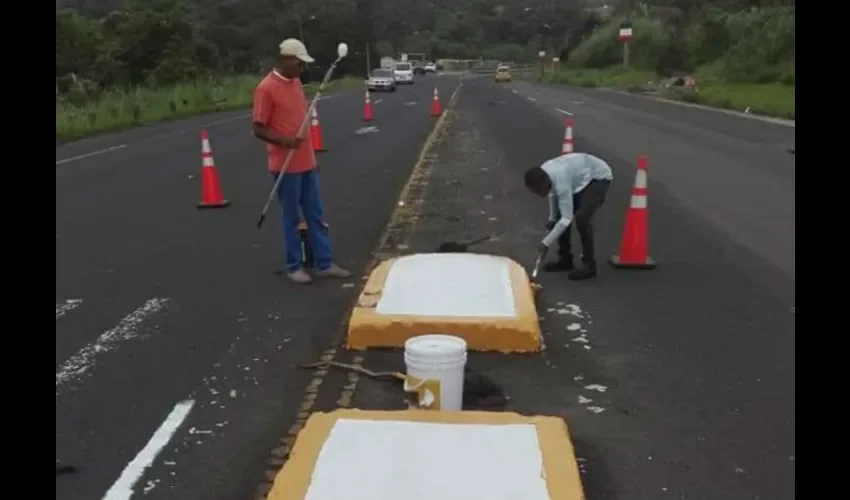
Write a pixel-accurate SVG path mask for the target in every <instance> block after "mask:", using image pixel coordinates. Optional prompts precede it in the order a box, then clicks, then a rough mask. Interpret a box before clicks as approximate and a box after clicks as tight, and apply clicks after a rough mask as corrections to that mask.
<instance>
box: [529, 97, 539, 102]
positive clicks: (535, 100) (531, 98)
mask: <svg viewBox="0 0 850 500" xmlns="http://www.w3.org/2000/svg"><path fill="white" fill-rule="evenodd" d="M526 99H528V100H529V101H531V102H537V99H535V98H533V97H526Z"/></svg>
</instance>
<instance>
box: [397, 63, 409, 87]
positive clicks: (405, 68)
mask: <svg viewBox="0 0 850 500" xmlns="http://www.w3.org/2000/svg"><path fill="white" fill-rule="evenodd" d="M393 75H394V76H395V82H396V83H406V84H408V85H413V65H412V64H410V63H409V62H397V63H395V69H394V71H393Z"/></svg>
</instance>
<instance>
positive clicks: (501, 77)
mask: <svg viewBox="0 0 850 500" xmlns="http://www.w3.org/2000/svg"><path fill="white" fill-rule="evenodd" d="M494 79H495V80H496V83H502V82H510V81H511V69H510V68H509V67H507V66H499V67H497V68H496V74H495V77H494Z"/></svg>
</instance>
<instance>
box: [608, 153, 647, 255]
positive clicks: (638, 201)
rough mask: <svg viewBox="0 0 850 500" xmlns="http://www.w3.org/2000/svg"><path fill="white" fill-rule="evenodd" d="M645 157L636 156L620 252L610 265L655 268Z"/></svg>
mask: <svg viewBox="0 0 850 500" xmlns="http://www.w3.org/2000/svg"><path fill="white" fill-rule="evenodd" d="M647 163H648V161H647V158H646V156H644V155H641V156H639V157H638V170H637V174H636V175H635V185H634V187H632V199H631V202H630V203H629V209H628V211H627V212H626V225H625V227H624V228H623V239H622V240H621V241H620V253H618V254H615V255H613V256H612V257H611V260H610V262H611V265H612V266H614V267H617V268H621V269H655V261H654V260H652V257H650V256H649V209H648V208H647V203H646V202H647V188H646V170H647Z"/></svg>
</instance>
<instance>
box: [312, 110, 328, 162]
mask: <svg viewBox="0 0 850 500" xmlns="http://www.w3.org/2000/svg"><path fill="white" fill-rule="evenodd" d="M310 141H311V142H312V143H313V151H315V152H317V153H321V152H322V151H327V149H325V143H324V141H322V127H321V125H319V110H318V109H317V107H316V106H313V116H312V117H310Z"/></svg>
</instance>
